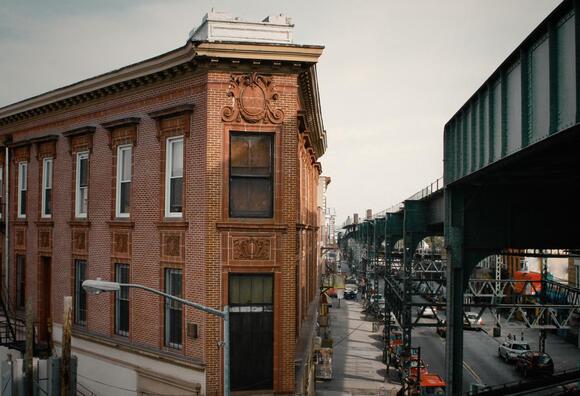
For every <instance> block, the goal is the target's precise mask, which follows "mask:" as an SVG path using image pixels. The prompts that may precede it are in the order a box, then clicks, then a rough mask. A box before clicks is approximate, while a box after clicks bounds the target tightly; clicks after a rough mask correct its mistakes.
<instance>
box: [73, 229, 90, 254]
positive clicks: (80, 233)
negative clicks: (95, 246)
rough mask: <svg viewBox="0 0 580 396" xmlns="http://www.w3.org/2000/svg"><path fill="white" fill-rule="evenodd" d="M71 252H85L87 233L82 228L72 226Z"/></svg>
mask: <svg viewBox="0 0 580 396" xmlns="http://www.w3.org/2000/svg"><path fill="white" fill-rule="evenodd" d="M72 234H73V253H77V254H85V253H86V252H87V233H86V231H85V230H84V229H74V228H73V232H72Z"/></svg>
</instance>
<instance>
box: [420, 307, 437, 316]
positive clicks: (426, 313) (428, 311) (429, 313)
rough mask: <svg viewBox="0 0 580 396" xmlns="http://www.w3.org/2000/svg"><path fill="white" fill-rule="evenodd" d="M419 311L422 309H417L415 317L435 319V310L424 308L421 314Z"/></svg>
mask: <svg viewBox="0 0 580 396" xmlns="http://www.w3.org/2000/svg"><path fill="white" fill-rule="evenodd" d="M421 310H423V308H422V307H418V308H417V316H422V317H424V318H435V317H437V310H436V309H435V308H433V307H425V309H424V310H423V312H422V313H421Z"/></svg>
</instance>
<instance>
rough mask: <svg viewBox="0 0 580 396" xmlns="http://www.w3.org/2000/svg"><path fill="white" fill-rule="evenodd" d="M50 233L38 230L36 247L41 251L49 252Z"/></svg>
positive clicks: (47, 230)
mask: <svg viewBox="0 0 580 396" xmlns="http://www.w3.org/2000/svg"><path fill="white" fill-rule="evenodd" d="M50 234H51V232H50V230H49V229H46V230H43V229H39V230H38V247H39V248H40V249H42V250H50V248H51V246H50V245H51V243H50V242H51V239H52V237H51V235H50Z"/></svg>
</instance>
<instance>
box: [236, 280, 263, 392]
mask: <svg viewBox="0 0 580 396" xmlns="http://www.w3.org/2000/svg"><path fill="white" fill-rule="evenodd" d="M273 282H274V279H273V277H272V276H271V275H255V274H250V275H246V274H235V275H230V279H229V305H230V339H231V349H230V354H231V355H230V356H231V365H232V367H231V388H232V390H235V391H242V390H257V389H272V388H273V365H274V353H273V341H274V315H273V314H274V310H273V302H272V301H273V289H274V288H273Z"/></svg>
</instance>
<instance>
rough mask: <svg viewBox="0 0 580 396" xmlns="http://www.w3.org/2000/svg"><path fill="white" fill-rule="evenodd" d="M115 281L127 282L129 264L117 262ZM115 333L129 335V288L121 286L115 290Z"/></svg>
mask: <svg viewBox="0 0 580 396" xmlns="http://www.w3.org/2000/svg"><path fill="white" fill-rule="evenodd" d="M115 282H117V283H129V266H128V265H127V264H117V265H116V267H115ZM115 333H116V334H119V335H123V336H128V335H129V288H128V287H121V290H119V291H117V292H115Z"/></svg>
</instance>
